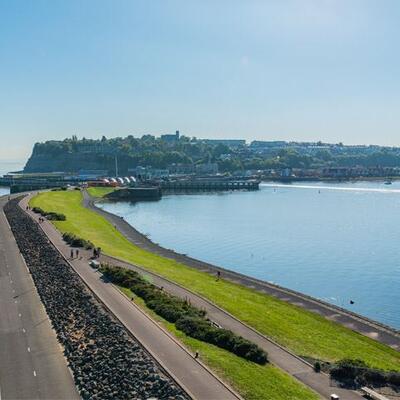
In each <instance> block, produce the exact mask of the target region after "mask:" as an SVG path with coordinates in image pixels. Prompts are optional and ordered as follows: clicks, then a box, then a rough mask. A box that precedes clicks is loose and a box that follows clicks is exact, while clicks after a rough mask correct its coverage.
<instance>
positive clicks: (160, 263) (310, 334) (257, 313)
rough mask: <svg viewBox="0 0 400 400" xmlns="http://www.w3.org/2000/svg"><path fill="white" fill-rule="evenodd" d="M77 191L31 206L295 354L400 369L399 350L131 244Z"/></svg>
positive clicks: (33, 202)
mask: <svg viewBox="0 0 400 400" xmlns="http://www.w3.org/2000/svg"><path fill="white" fill-rule="evenodd" d="M81 201H82V194H81V193H80V192H77V191H69V192H45V193H41V194H39V195H38V196H36V197H35V198H33V199H32V200H31V206H32V207H33V206H39V207H42V208H44V209H46V210H54V211H57V212H62V213H64V214H65V215H66V217H67V220H66V221H54V222H53V223H54V224H55V226H56V227H57V228H58V229H59V230H60V231H61V232H72V233H74V234H76V235H77V236H79V237H84V238H85V239H87V240H90V241H91V242H93V243H94V244H95V245H96V246H100V247H101V248H102V250H103V252H104V253H107V254H110V255H113V256H115V257H118V258H121V259H124V260H126V261H128V262H132V263H135V264H137V265H140V266H143V267H144V268H146V269H148V270H150V271H153V272H155V273H158V274H160V275H162V276H165V277H166V278H168V279H170V280H172V281H175V282H177V283H179V284H181V285H183V286H186V287H189V288H190V289H191V290H193V291H195V292H197V293H199V294H201V295H202V296H204V297H206V298H208V299H210V300H211V301H213V302H214V303H216V304H218V305H219V306H220V307H222V308H224V309H226V310H227V311H228V312H230V313H232V314H233V315H235V316H236V317H237V318H239V319H240V320H242V321H244V322H246V323H247V324H249V325H251V326H252V327H254V328H255V329H257V330H258V331H260V332H262V333H263V334H265V335H266V336H269V337H271V338H272V339H274V340H275V341H277V342H278V343H280V344H281V345H283V346H285V347H287V348H289V349H291V350H292V351H294V352H295V353H296V354H299V355H302V356H307V357H312V358H315V359H321V360H325V361H337V360H340V359H343V358H353V359H355V358H357V359H361V360H364V361H365V362H366V363H367V364H369V365H370V366H372V367H375V368H381V369H391V370H396V371H399V370H400V353H399V352H397V351H396V350H394V349H391V348H390V347H388V346H385V345H383V344H380V343H378V342H376V341H374V340H372V339H369V338H367V337H365V336H363V335H360V334H358V333H355V332H353V331H351V330H349V329H347V328H345V327H343V326H341V325H339V324H337V323H335V322H331V321H328V320H326V319H325V318H323V317H321V316H319V315H317V314H314V313H311V312H308V311H306V310H304V309H302V308H300V307H296V306H294V305H291V304H288V303H286V302H283V301H280V300H278V299H276V298H274V297H272V296H268V295H265V294H262V293H259V292H256V291H254V290H250V289H248V288H246V287H243V286H240V285H236V284H233V283H230V282H227V281H224V280H223V279H221V280H220V281H219V282H216V280H215V278H214V277H212V276H210V275H208V274H205V273H202V272H199V271H197V270H195V269H192V268H189V267H187V266H185V265H183V264H180V263H178V262H176V261H174V260H170V259H167V258H164V257H161V256H158V255H155V254H152V253H150V252H148V251H145V250H142V249H140V248H139V247H137V246H135V245H133V244H132V243H130V242H129V241H128V240H127V239H126V238H125V237H124V236H123V235H122V234H120V233H119V232H118V231H117V230H116V229H115V228H114V227H113V226H112V224H110V223H109V222H108V221H107V220H106V219H105V218H103V217H102V216H100V215H98V214H97V213H95V212H94V211H91V210H87V209H86V208H84V207H83V206H82V204H81Z"/></svg>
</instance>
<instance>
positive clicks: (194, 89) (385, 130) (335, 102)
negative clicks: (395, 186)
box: [0, 0, 400, 160]
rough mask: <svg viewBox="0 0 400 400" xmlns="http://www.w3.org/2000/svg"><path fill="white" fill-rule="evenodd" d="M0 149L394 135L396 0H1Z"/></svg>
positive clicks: (397, 126) (391, 141)
mask: <svg viewBox="0 0 400 400" xmlns="http://www.w3.org/2000/svg"><path fill="white" fill-rule="evenodd" d="M0 15H1V16H2V18H1V22H2V23H1V25H0V49H1V52H0V56H1V63H0V85H1V93H2V96H0V139H1V140H2V142H3V143H6V145H2V146H1V147H0V159H2V160H5V159H10V160H11V159H12V160H15V159H18V160H21V159H24V160H25V159H26V158H27V157H29V155H30V153H31V149H32V146H33V144H34V143H35V142H39V141H45V140H52V139H54V140H59V139H63V138H65V137H71V136H72V135H77V136H78V137H83V136H85V137H87V138H100V137H101V136H102V135H105V136H107V137H115V136H127V135H129V134H133V135H134V136H141V135H142V134H145V133H149V134H154V135H156V136H158V135H160V134H164V133H171V132H174V131H175V130H176V129H179V130H180V131H181V133H182V134H184V135H187V136H196V137H201V138H240V139H246V140H247V141H251V140H286V141H319V140H321V141H323V142H329V143H338V142H343V143H345V144H378V145H388V146H399V145H400V135H399V132H400V121H399V119H398V118H396V116H397V114H398V110H399V109H400V107H399V106H400V96H399V93H400V90H399V89H400V79H399V77H398V72H397V71H398V70H399V66H400V56H399V54H398V52H397V47H398V43H397V38H398V37H399V35H400V25H399V24H398V20H399V18H400V3H399V2H396V1H394V0H384V1H380V2H377V1H374V0H352V1H345V0H283V1H282V0H280V1H278V0H270V1H266V2H265V1H257V0H253V1H248V2H231V1H227V0H221V1H219V2H213V1H211V0H205V1H203V2H193V1H186V2H183V1H177V0H171V1H168V2H157V1H156V2H152V3H149V2H146V1H138V0H136V1H130V0H129V1H128V0H120V1H118V2H110V1H107V0H96V1H94V0H88V1H85V2H80V1H78V0H71V1H68V2H66V1H50V0H39V1H35V2H32V3H27V2H25V1H22V0H16V1H13V2H2V3H1V4H0Z"/></svg>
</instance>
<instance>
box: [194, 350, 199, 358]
mask: <svg viewBox="0 0 400 400" xmlns="http://www.w3.org/2000/svg"><path fill="white" fill-rule="evenodd" d="M194 358H195V359H196V360H197V359H198V358H199V352H198V351H196V353H195V355H194Z"/></svg>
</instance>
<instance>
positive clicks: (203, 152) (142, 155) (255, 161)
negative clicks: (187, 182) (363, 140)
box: [28, 135, 400, 172]
mask: <svg viewBox="0 0 400 400" xmlns="http://www.w3.org/2000/svg"><path fill="white" fill-rule="evenodd" d="M343 149H344V150H343V151H342V152H341V154H340V155H338V154H333V153H332V152H331V151H330V150H328V149H322V150H320V151H318V152H316V153H315V154H313V155H309V154H300V153H299V152H298V151H296V150H293V149H290V148H287V149H280V150H276V151H273V150H272V151H271V152H270V153H268V154H266V155H260V154H255V153H253V152H251V151H250V150H249V148H247V147H245V146H243V147H241V148H229V147H228V146H226V145H224V144H220V143H219V144H210V143H209V142H205V141H200V140H196V138H189V137H186V136H181V137H180V138H179V140H177V141H176V142H172V143H171V142H167V141H164V140H162V139H160V138H156V137H154V136H152V135H144V136H142V137H141V138H135V137H133V136H127V137H125V138H113V139H107V138H106V137H104V136H103V138H102V139H100V140H93V139H85V138H83V139H80V140H78V138H77V137H76V136H73V137H72V138H68V139H65V140H63V141H47V142H44V143H37V144H35V147H34V150H33V154H32V158H33V159H34V158H40V157H46V158H48V159H49V162H50V163H51V160H56V159H59V158H63V159H64V160H65V161H66V162H67V163H68V160H77V156H79V155H84V157H82V158H84V159H85V160H86V161H85V162H86V163H87V165H83V166H82V167H81V168H89V167H90V168H93V166H98V168H99V169H104V168H106V167H108V168H110V167H111V166H112V165H113V162H114V161H113V160H114V157H115V155H117V156H118V159H119V160H121V167H123V166H124V165H125V164H126V165H127V166H129V167H130V168H132V167H134V166H137V165H144V166H147V165H150V166H152V167H154V168H168V167H169V166H170V165H171V164H174V163H175V164H186V165H190V164H199V163H207V162H216V163H218V166H219V170H220V171H222V172H233V171H238V170H247V169H260V170H265V169H271V168H273V169H280V168H286V167H290V168H320V167H351V166H364V167H373V166H377V165H379V166H382V167H396V166H400V154H399V152H397V150H390V149H381V150H379V149H377V150H376V151H375V152H374V153H371V154H365V152H363V151H362V150H360V151H359V152H356V153H354V150H353V151H351V152H350V150H349V152H348V153H346V148H345V147H344V148H343ZM226 155H227V156H226ZM221 156H222V157H221ZM29 166H30V164H29V163H28V170H29Z"/></svg>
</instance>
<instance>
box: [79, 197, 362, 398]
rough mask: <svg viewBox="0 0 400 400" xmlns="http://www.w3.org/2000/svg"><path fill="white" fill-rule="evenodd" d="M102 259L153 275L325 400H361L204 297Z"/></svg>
mask: <svg viewBox="0 0 400 400" xmlns="http://www.w3.org/2000/svg"><path fill="white" fill-rule="evenodd" d="M85 204H86V205H87V206H90V198H88V197H87V196H85ZM92 209H93V210H95V211H96V212H99V213H100V214H102V215H103V216H105V217H106V218H107V219H108V220H109V221H110V222H111V223H113V224H114V225H115V226H116V227H117V229H119V230H120V231H121V232H122V233H123V234H124V235H125V236H126V237H127V238H128V239H129V240H131V241H133V240H132V238H131V237H130V235H129V233H130V232H132V230H133V231H134V229H133V228H132V227H131V226H130V225H129V224H127V223H126V222H125V221H124V220H122V219H121V218H119V217H116V216H114V215H113V214H109V213H106V212H102V211H99V209H98V208H97V207H92ZM135 244H137V243H135ZM103 259H104V260H105V261H109V262H110V263H112V264H114V265H120V266H124V267H127V268H131V269H134V270H136V271H139V272H142V273H145V274H146V275H150V276H151V277H152V280H153V283H154V284H156V285H158V286H163V288H164V289H165V290H166V291H168V292H170V293H172V294H174V295H177V296H180V297H181V298H188V299H190V301H191V303H192V304H194V305H196V306H198V307H199V308H203V309H205V310H206V311H207V314H208V315H209V317H210V318H211V319H212V320H213V321H214V322H216V323H217V324H219V325H220V326H222V327H224V328H226V329H230V330H232V331H233V332H235V333H237V334H239V335H241V336H243V337H245V338H246V339H248V340H251V341H252V342H255V343H257V344H258V345H259V346H260V347H261V348H263V349H264V350H266V351H267V352H268V358H269V360H270V361H271V362H272V363H273V364H275V365H277V366H278V367H280V368H282V369H283V370H285V371H286V372H288V373H289V374H290V375H292V376H294V377H296V378H297V379H298V380H299V381H301V382H302V383H304V384H305V385H307V386H309V387H310V388H311V389H313V390H314V391H316V392H317V393H319V394H320V395H321V397H322V398H326V399H328V398H330V395H331V394H332V393H336V394H338V395H340V398H341V399H342V400H359V399H360V395H359V394H358V393H356V392H353V391H349V390H345V389H338V388H335V387H332V386H331V384H330V379H329V377H328V376H327V375H325V374H317V373H315V372H314V370H313V368H312V367H311V366H310V365H309V364H307V363H306V362H304V361H303V360H302V359H300V358H298V357H297V356H296V355H294V354H292V353H290V352H289V351H287V350H286V349H284V348H282V347H281V346H279V345H278V344H276V343H274V342H272V341H271V340H269V339H268V338H266V337H265V336H263V335H262V334H260V333H259V332H257V331H255V330H254V329H252V328H250V327H248V326H247V325H245V324H243V323H242V322H240V321H239V320H237V319H236V318H235V317H233V316H232V315H230V314H229V313H227V312H226V311H224V310H222V309H220V308H219V307H217V306H215V305H214V304H213V303H211V302H209V301H208V300H206V299H204V298H202V297H201V296H199V295H197V294H195V293H192V292H191V291H189V290H187V289H185V288H183V287H181V286H179V285H177V284H176V283H173V282H171V281H169V280H167V279H165V278H163V277H160V276H158V275H156V274H153V273H150V272H149V271H147V270H145V269H142V268H140V267H138V266H136V265H132V264H128V263H126V262H123V261H120V260H117V259H115V258H112V257H108V256H103Z"/></svg>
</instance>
